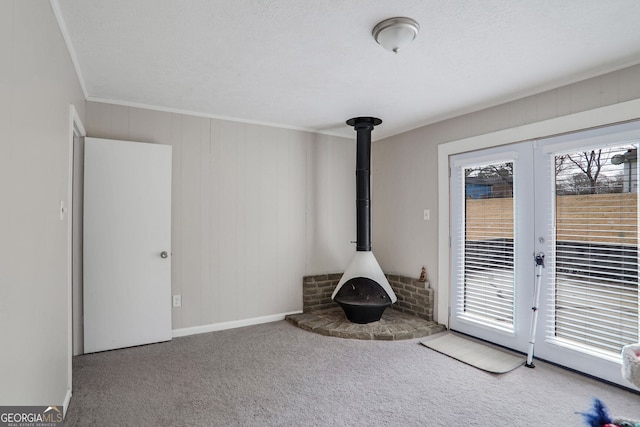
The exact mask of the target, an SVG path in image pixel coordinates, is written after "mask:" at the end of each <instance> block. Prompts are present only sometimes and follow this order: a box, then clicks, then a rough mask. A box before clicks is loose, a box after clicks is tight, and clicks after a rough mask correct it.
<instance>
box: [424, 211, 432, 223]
mask: <svg viewBox="0 0 640 427" xmlns="http://www.w3.org/2000/svg"><path fill="white" fill-rule="evenodd" d="M430 219H431V211H430V210H429V209H425V210H424V220H425V221H429V220H430Z"/></svg>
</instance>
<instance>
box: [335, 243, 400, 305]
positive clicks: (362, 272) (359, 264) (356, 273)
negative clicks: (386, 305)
mask: <svg viewBox="0 0 640 427" xmlns="http://www.w3.org/2000/svg"><path fill="white" fill-rule="evenodd" d="M356 277H365V278H367V279H371V280H373V281H374V282H376V283H377V284H379V285H380V286H381V287H382V289H384V291H385V292H386V293H387V295H389V299H390V300H391V303H392V304H393V303H395V302H396V301H398V297H396V294H395V292H393V289H391V285H390V284H389V281H388V280H387V277H386V276H385V275H384V273H383V272H382V268H380V264H378V261H377V260H376V257H375V256H373V252H371V251H356V253H355V255H354V256H353V258H352V259H351V263H350V264H349V267H347V269H346V270H345V272H344V274H343V275H342V278H341V279H340V281H339V282H338V286H336V289H335V290H334V291H333V294H332V295H331V299H332V300H333V299H334V298H335V296H336V294H337V293H338V291H339V290H340V289H341V288H342V285H344V284H345V283H347V282H348V281H349V280H351V279H354V278H356Z"/></svg>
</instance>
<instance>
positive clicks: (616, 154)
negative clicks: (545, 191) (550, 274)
mask: <svg viewBox="0 0 640 427" xmlns="http://www.w3.org/2000/svg"><path fill="white" fill-rule="evenodd" d="M555 168H556V171H555V176H556V194H555V222H556V224H555V229H556V235H555V278H554V280H555V292H554V293H553V294H552V298H553V301H551V306H553V307H555V313H553V316H552V318H551V319H550V320H551V322H552V324H551V326H552V327H551V328H550V329H549V332H550V333H551V334H552V338H554V339H560V340H562V341H566V342H568V343H570V344H575V345H577V346H580V347H583V348H587V349H590V350H593V351H596V352H605V353H608V354H619V353H620V350H621V348H622V346H624V345H626V344H629V343H634V342H638V340H639V333H638V304H639V300H638V180H637V177H638V173H637V172H638V162H637V144H636V143H628V144H624V145H621V146H615V147H602V148H595V149H588V150H584V151H573V152H568V153H561V154H558V153H556V154H555Z"/></svg>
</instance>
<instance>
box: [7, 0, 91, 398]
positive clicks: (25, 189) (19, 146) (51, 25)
mask: <svg viewBox="0 0 640 427" xmlns="http://www.w3.org/2000/svg"><path fill="white" fill-rule="evenodd" d="M72 103H73V104H74V105H75V107H76V109H77V111H78V113H79V115H80V117H81V118H82V117H83V116H84V98H83V94H82V91H81V89H80V86H79V83H78V80H77V78H76V75H75V71H74V69H73V66H72V64H71V61H70V59H69V54H68V52H67V49H66V46H65V44H64V41H63V39H62V36H61V34H60V30H59V28H58V24H57V22H56V20H55V18H54V15H53V12H52V9H51V6H50V4H49V2H47V1H22V0H4V1H1V2H0V135H1V136H0V195H1V197H2V198H1V201H0V238H1V242H2V243H1V244H0V343H1V344H0V347H1V351H0V378H1V380H0V405H62V404H63V402H64V400H65V397H66V393H67V381H68V376H69V374H70V372H69V366H68V357H69V354H68V350H69V349H68V339H69V336H68V331H67V315H68V312H69V310H70V307H69V304H68V300H67V298H68V293H67V291H68V283H69V282H68V280H69V278H68V272H67V268H68V261H69V260H68V247H67V236H68V234H67V233H68V231H69V230H68V221H67V220H66V219H65V220H64V221H61V220H60V219H59V214H58V206H59V201H60V200H63V201H65V204H66V205H67V206H68V205H69V200H67V197H68V185H69V182H68V174H69V167H70V165H69V138H70V136H69V105H70V104H72Z"/></svg>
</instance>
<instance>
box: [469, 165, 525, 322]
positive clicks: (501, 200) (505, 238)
mask: <svg viewBox="0 0 640 427" xmlns="http://www.w3.org/2000/svg"><path fill="white" fill-rule="evenodd" d="M463 176H464V187H465V189H464V195H465V203H464V206H465V209H464V224H463V227H464V230H463V233H462V235H463V238H464V246H463V247H464V251H463V255H462V256H463V260H462V262H461V263H460V265H462V266H463V272H462V276H463V283H464V291H463V293H462V295H461V299H462V301H460V304H459V307H460V309H461V311H462V313H460V314H461V315H462V316H463V317H465V316H466V317H471V318H473V319H474V320H475V321H479V322H482V323H486V324H489V325H491V326H497V327H499V328H503V329H507V330H513V319H514V314H513V311H514V306H513V303H514V255H513V248H514V207H513V163H512V162H503V163H493V164H489V165H478V166H468V167H466V168H464V175H463Z"/></svg>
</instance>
